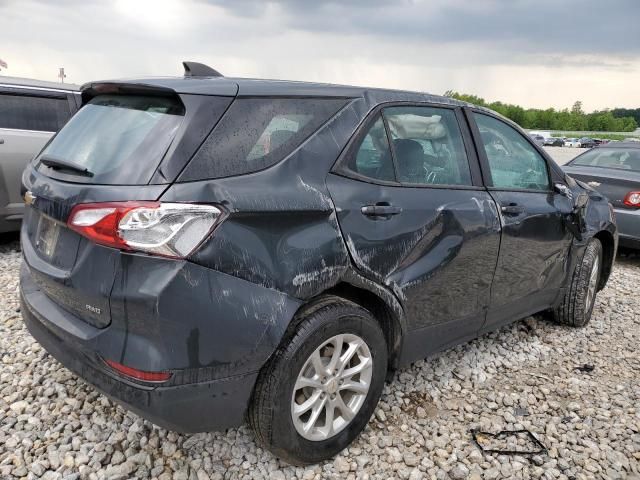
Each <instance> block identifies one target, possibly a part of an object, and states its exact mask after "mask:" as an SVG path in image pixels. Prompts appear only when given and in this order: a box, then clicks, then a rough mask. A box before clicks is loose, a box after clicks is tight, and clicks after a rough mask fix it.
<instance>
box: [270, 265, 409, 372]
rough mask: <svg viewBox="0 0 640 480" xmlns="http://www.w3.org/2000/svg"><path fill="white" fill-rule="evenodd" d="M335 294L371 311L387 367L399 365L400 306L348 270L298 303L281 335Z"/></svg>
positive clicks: (403, 327)
mask: <svg viewBox="0 0 640 480" xmlns="http://www.w3.org/2000/svg"><path fill="white" fill-rule="evenodd" d="M336 298H339V299H343V300H348V301H350V302H353V303H355V304H356V305H358V306H360V307H362V308H365V309H366V310H368V311H369V312H371V314H372V315H373V317H374V318H375V319H376V320H377V321H378V323H379V324H380V328H381V329H382V332H383V334H384V337H385V340H386V342H387V349H388V358H389V362H388V371H389V372H393V371H395V370H396V369H397V368H398V366H399V359H400V353H401V347H402V344H403V342H402V339H403V336H404V334H405V332H406V320H405V317H404V310H403V309H402V306H401V305H400V303H399V302H398V300H397V299H396V297H395V296H394V295H393V294H392V293H390V292H389V291H387V290H386V289H385V288H383V287H381V286H380V285H378V284H376V283H375V282H372V281H370V280H367V279H366V278H364V277H361V276H360V275H359V274H357V273H355V272H352V271H348V272H347V275H345V278H343V279H342V280H341V281H340V282H338V283H337V284H335V285H333V286H332V287H330V288H328V289H326V290H324V291H323V292H321V293H320V294H318V295H316V296H314V297H312V298H310V299H309V300H307V301H306V302H305V303H304V304H303V305H301V306H300V307H299V309H298V311H297V312H296V314H295V315H294V317H293V319H292V320H291V322H290V323H289V326H288V327H287V332H286V333H285V334H284V336H283V339H284V338H288V336H289V335H291V334H292V333H293V331H295V329H296V328H297V326H298V324H300V323H301V322H302V320H304V318H305V317H306V316H308V315H310V314H311V313H313V312H314V311H316V310H318V309H319V308H322V307H323V306H324V305H326V304H327V303H331V302H332V301H335V299H336Z"/></svg>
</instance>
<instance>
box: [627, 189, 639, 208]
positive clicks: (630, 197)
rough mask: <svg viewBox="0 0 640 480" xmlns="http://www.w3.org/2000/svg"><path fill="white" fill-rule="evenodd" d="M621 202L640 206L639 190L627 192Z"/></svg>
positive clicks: (631, 205)
mask: <svg viewBox="0 0 640 480" xmlns="http://www.w3.org/2000/svg"><path fill="white" fill-rule="evenodd" d="M623 202H624V204H625V205H627V206H629V207H640V192H629V193H627V195H626V196H625V197H624V201H623Z"/></svg>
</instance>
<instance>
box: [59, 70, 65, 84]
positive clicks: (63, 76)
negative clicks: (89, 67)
mask: <svg viewBox="0 0 640 480" xmlns="http://www.w3.org/2000/svg"><path fill="white" fill-rule="evenodd" d="M58 78H59V79H60V83H64V79H65V78H67V76H66V75H65V74H64V67H60V71H59V72H58Z"/></svg>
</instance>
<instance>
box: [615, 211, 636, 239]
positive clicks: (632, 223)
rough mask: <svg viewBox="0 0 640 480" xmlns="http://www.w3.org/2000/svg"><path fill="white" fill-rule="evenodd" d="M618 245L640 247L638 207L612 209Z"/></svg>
mask: <svg viewBox="0 0 640 480" xmlns="http://www.w3.org/2000/svg"><path fill="white" fill-rule="evenodd" d="M614 211H615V214H616V224H617V226H618V237H619V242H620V246H622V247H630V248H640V209H639V210H627V209H624V210H623V209H620V208H616V209H614Z"/></svg>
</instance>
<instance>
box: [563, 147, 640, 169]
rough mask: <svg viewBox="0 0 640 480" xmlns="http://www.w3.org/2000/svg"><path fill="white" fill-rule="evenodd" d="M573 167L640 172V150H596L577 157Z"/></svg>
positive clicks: (572, 163)
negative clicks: (581, 166)
mask: <svg viewBox="0 0 640 480" xmlns="http://www.w3.org/2000/svg"><path fill="white" fill-rule="evenodd" d="M571 165H583V166H589V167H603V168H616V169H618V170H631V171H634V172H640V148H638V149H635V148H620V149H618V148H595V149H593V150H589V151H588V152H586V153H583V154H582V155H580V156H579V157H577V158H576V159H575V160H574V161H573V162H571Z"/></svg>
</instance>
